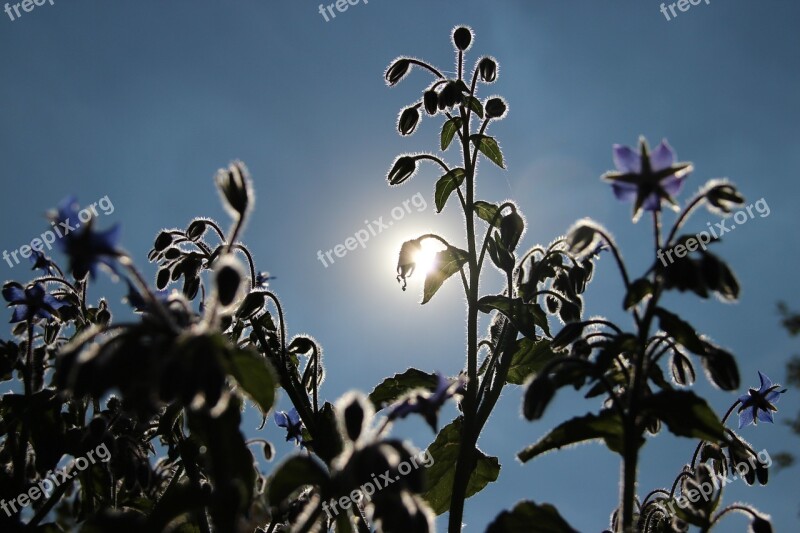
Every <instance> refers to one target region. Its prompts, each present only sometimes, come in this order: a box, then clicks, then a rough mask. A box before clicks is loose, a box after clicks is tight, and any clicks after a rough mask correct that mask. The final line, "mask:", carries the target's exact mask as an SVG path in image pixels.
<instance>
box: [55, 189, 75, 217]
mask: <svg viewBox="0 0 800 533" xmlns="http://www.w3.org/2000/svg"><path fill="white" fill-rule="evenodd" d="M78 207H79V206H78V198H77V197H76V196H74V195H70V196H67V197H66V198H64V199H63V200H61V201H60V202H59V203H58V207H57V209H58V221H59V222H66V221H67V220H69V219H71V220H72V221H73V222H75V221H76V220H78Z"/></svg>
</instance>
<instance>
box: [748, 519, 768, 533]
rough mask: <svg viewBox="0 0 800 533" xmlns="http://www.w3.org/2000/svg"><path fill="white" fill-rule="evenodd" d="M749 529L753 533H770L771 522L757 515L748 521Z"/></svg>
mask: <svg viewBox="0 0 800 533" xmlns="http://www.w3.org/2000/svg"><path fill="white" fill-rule="evenodd" d="M750 531H752V532H753V533H772V524H770V523H769V520H766V519H764V518H761V517H760V516H757V517H755V518H754V519H753V521H752V522H751V523H750Z"/></svg>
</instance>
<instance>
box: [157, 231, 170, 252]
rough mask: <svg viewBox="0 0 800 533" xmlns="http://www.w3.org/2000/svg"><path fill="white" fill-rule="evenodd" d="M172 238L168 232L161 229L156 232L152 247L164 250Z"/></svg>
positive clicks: (160, 250)
mask: <svg viewBox="0 0 800 533" xmlns="http://www.w3.org/2000/svg"><path fill="white" fill-rule="evenodd" d="M173 240H174V239H173V237H172V234H171V233H170V232H168V231H162V232H161V233H159V234H158V237H156V241H155V243H154V244H153V249H155V251H157V252H163V251H164V250H166V249H167V246H169V245H170V244H172V241H173Z"/></svg>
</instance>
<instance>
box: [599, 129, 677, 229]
mask: <svg viewBox="0 0 800 533" xmlns="http://www.w3.org/2000/svg"><path fill="white" fill-rule="evenodd" d="M614 165H615V166H616V167H617V172H607V173H606V174H604V175H603V179H604V180H606V181H610V182H611V186H612V188H613V189H614V195H615V196H616V197H617V199H619V200H622V201H631V200H633V201H634V205H633V220H634V221H636V220H638V219H639V217H640V216H641V214H642V210H645V211H660V210H661V203H662V202H663V201H666V202H667V203H669V204H671V205H672V206H676V207H677V204H676V203H675V200H674V199H673V198H672V197H673V196H675V195H677V194H678V192H680V190H681V187H682V186H683V180H684V178H686V176H687V175H688V174H689V173H690V172H691V171H692V170H693V169H692V165H691V164H689V163H676V162H675V152H674V151H673V150H672V148H671V147H670V145H669V144H667V141H666V140H663V141H661V143H660V144H659V145H658V146H657V147H656V149H655V150H653V151H652V152H650V150H649V148H648V147H647V142H646V141H645V140H644V139H642V140H641V141H640V145H639V152H638V153H637V152H636V151H635V150H634V149H633V148H631V147H629V146H623V145H620V144H615V145H614Z"/></svg>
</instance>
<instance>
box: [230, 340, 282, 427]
mask: <svg viewBox="0 0 800 533" xmlns="http://www.w3.org/2000/svg"><path fill="white" fill-rule="evenodd" d="M227 366H228V368H227V371H228V373H229V374H230V375H232V376H233V377H234V378H235V379H236V382H237V383H238V384H239V386H240V387H241V388H242V390H243V391H244V392H246V393H247V395H248V396H249V397H250V399H252V400H253V401H254V402H255V403H256V405H258V407H259V409H261V412H262V413H263V414H264V415H266V414H267V413H269V410H270V409H272V405H273V404H274V403H275V388H276V387H277V380H276V378H275V371H274V370H273V369H272V366H271V365H270V364H269V362H267V360H266V359H265V358H263V357H261V356H260V355H258V354H257V353H255V352H253V351H250V350H236V351H234V352H233V353H232V354H231V356H230V358H229V359H228V360H227Z"/></svg>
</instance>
